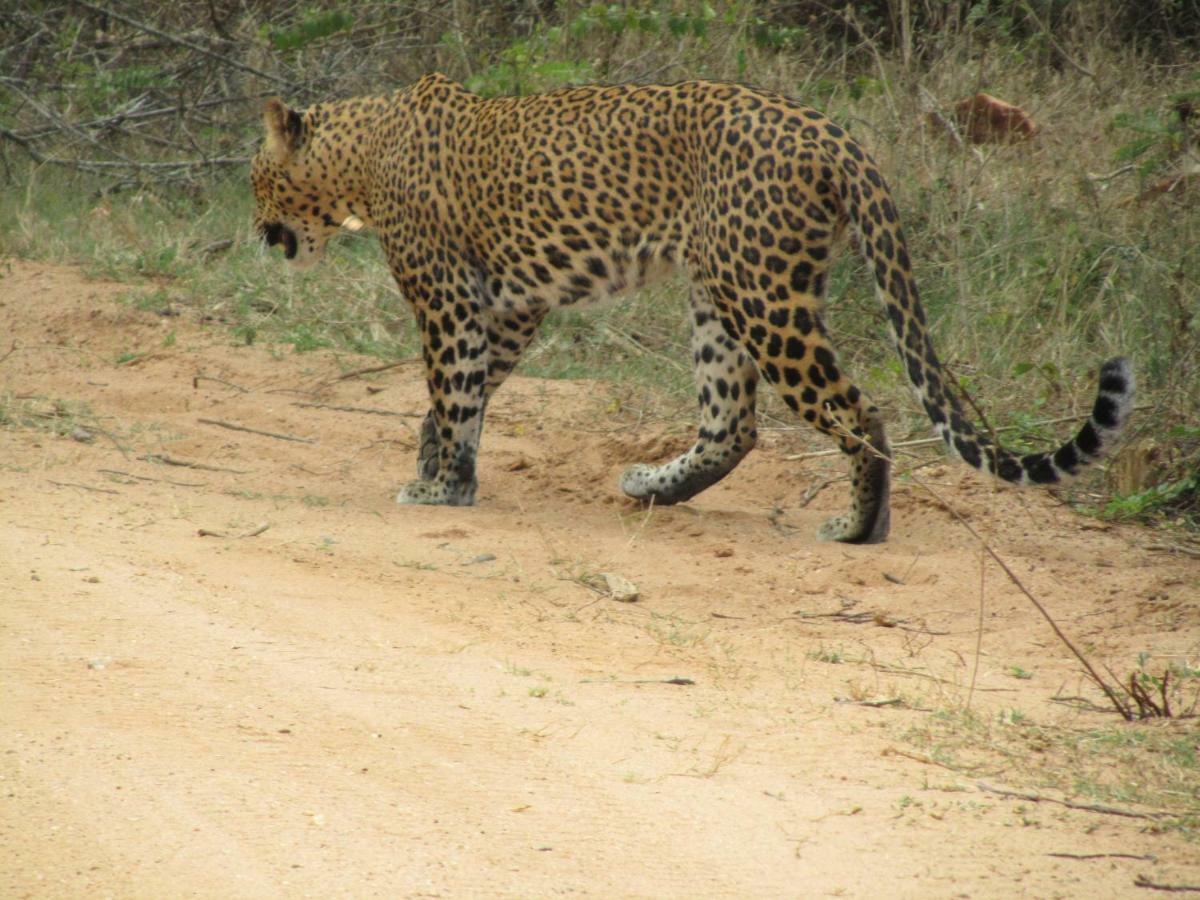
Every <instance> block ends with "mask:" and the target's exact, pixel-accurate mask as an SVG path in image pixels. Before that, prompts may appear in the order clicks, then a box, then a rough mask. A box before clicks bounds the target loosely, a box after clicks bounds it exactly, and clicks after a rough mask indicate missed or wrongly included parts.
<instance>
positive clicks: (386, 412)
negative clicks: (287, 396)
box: [292, 400, 425, 419]
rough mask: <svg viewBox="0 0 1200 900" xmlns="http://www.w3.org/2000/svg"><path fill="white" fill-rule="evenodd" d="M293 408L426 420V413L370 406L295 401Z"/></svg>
mask: <svg viewBox="0 0 1200 900" xmlns="http://www.w3.org/2000/svg"><path fill="white" fill-rule="evenodd" d="M292 406H300V407H303V408H304V409H331V410H333V411H334V412H351V413H366V414H367V415H371V416H399V417H401V418H407V419H423V418H425V413H411V412H395V411H393V410H390V409H373V408H372V407H370V406H334V405H333V404H330V403H305V402H303V401H301V400H297V401H295V402H294V403H292Z"/></svg>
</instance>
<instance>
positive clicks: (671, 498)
mask: <svg viewBox="0 0 1200 900" xmlns="http://www.w3.org/2000/svg"><path fill="white" fill-rule="evenodd" d="M690 302H691V310H692V359H693V365H694V367H695V374H696V388H697V390H698V392H699V397H700V429H699V434H698V435H697V438H696V443H695V444H693V445H692V446H691V448H690V449H688V451H687V452H686V453H683V454H682V455H680V456H678V457H676V458H675V459H673V460H671V461H670V462H667V463H663V464H662V465H657V466H656V465H649V464H646V463H639V464H637V465H634V466H630V467H629V468H628V469H626V470H625V472H624V473H623V474H622V475H621V482H620V485H621V490H622V491H624V492H625V493H626V494H627V495H628V496H630V497H633V498H635V499H637V500H643V501H651V500H653V502H655V503H663V504H672V503H682V502H684V501H686V500H690V499H691V498H692V497H694V496H696V494H698V493H700V492H701V491H702V490H704V489H705V488H707V487H710V486H711V485H713V484H716V483H717V482H718V481H720V480H721V479H722V478H724V477H725V476H726V475H728V474H729V473H730V472H732V471H733V469H734V468H735V467H736V466H737V464H738V463H739V462H741V461H742V459H743V458H744V457H745V455H746V454H747V453H749V452H750V450H751V449H752V448H753V447H754V444H755V442H756V441H757V439H758V432H757V431H756V429H755V422H754V401H755V390H756V387H757V385H758V369H757V368H756V367H755V365H754V363H753V362H752V361H751V360H750V357H748V356H747V355H746V354H745V353H744V352H743V351H742V349H741V347H739V346H738V344H737V343H736V342H735V341H734V340H733V339H731V338H730V337H729V335H728V334H726V332H725V329H724V328H723V327H722V325H721V322H720V319H719V318H718V316H717V312H716V309H715V308H714V307H713V305H712V303H711V301H709V299H708V297H707V295H706V293H705V292H704V290H703V289H702V288H700V287H693V289H692V293H691V301H690Z"/></svg>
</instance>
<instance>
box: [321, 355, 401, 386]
mask: <svg viewBox="0 0 1200 900" xmlns="http://www.w3.org/2000/svg"><path fill="white" fill-rule="evenodd" d="M412 362H417V360H416V359H398V360H396V361H395V362H390V363H383V364H381V365H378V366H366V367H365V368H362V369H354V370H353V371H350V372H345V373H343V374H341V375H339V376H338V377H337V378H335V379H333V380H334V381H348V380H349V379H351V378H357V377H358V376H359V375H373V374H375V373H376V372H386V371H387V370H388V369H395V368H396V367H397V366H406V365H408V364H409V363H412Z"/></svg>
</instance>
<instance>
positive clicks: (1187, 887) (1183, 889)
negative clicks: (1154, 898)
mask: <svg viewBox="0 0 1200 900" xmlns="http://www.w3.org/2000/svg"><path fill="white" fill-rule="evenodd" d="M1133 885H1134V887H1140V888H1150V890H1152V891H1172V892H1174V893H1180V894H1185V893H1200V885H1195V884H1163V883H1162V882H1159V881H1151V880H1150V878H1149V877H1148V876H1146V875H1139V876H1138V877H1137V878H1135V879H1133Z"/></svg>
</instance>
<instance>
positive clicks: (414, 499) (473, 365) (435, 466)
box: [396, 284, 488, 506]
mask: <svg viewBox="0 0 1200 900" xmlns="http://www.w3.org/2000/svg"><path fill="white" fill-rule="evenodd" d="M402 287H406V288H408V290H407V291H406V293H408V295H409V298H410V300H412V301H413V307H414V310H415V312H416V318H417V326H418V328H419V330H420V332H421V350H422V356H423V358H424V360H425V373H426V385H427V387H428V389H429V400H430V406H431V409H430V412H429V414H428V415H427V416H426V417H425V421H424V422H423V423H422V426H421V447H420V450H419V453H418V475H420V476H421V477H419V478H418V479H417V480H416V481H410V482H409V483H408V484H406V485H404V487H402V488H401V489H400V492H399V493H398V494H397V495H396V502H397V503H405V504H407V503H423V504H431V505H444V506H471V505H473V504H474V502H475V489H476V486H477V484H478V482H477V480H476V475H475V460H476V456H477V455H478V452H479V435H480V432H481V431H482V428H483V413H484V408H485V407H486V405H487V398H486V396H485V393H484V385H485V382H486V380H487V355H488V354H487V351H488V347H487V338H486V335H485V333H484V324H483V315H482V312H481V309H480V304H479V302H478V299H477V298H472V299H466V298H464V297H463V296H462V294H461V293H458V292H454V291H452V290H444V291H440V290H439V291H435V292H432V293H431V294H430V295H429V296H427V297H426V296H423V295H422V294H420V293H417V292H416V289H415V288H414V287H412V286H410V285H407V284H405V285H402ZM418 301H422V302H418ZM426 476H428V477H426Z"/></svg>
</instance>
